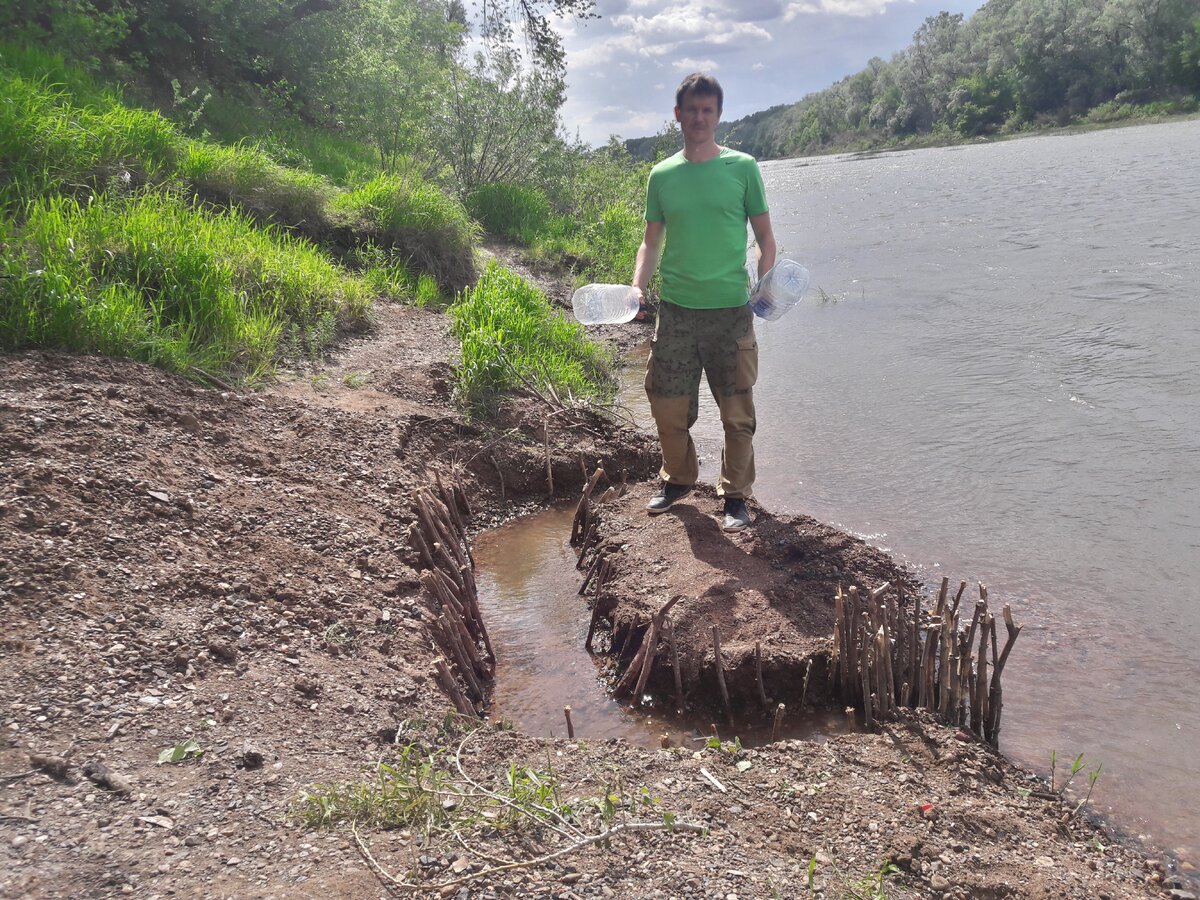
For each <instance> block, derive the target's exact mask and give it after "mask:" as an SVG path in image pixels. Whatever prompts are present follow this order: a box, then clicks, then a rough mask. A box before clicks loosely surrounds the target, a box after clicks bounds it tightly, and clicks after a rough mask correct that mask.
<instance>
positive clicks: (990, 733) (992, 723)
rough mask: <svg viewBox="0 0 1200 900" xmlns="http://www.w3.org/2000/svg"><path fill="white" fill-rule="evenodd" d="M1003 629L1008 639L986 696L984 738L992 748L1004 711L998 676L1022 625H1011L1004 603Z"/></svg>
mask: <svg viewBox="0 0 1200 900" xmlns="http://www.w3.org/2000/svg"><path fill="white" fill-rule="evenodd" d="M1004 627H1005V629H1006V630H1007V631H1008V638H1007V640H1005V642H1004V649H1003V650H1002V651H1001V653H1000V656H999V657H998V658H997V659H996V665H995V667H994V668H993V669H992V686H991V691H990V692H989V694H988V720H989V721H988V724H987V726H986V727H985V736H986V738H987V740H988V741H990V742H991V744H992V746H999V745H1000V713H1001V712H1002V711H1003V709H1004V692H1003V691H1002V690H1001V688H1000V675H1001V673H1003V671H1004V664H1005V663H1006V662H1008V654H1009V653H1010V652H1012V648H1013V644H1015V643H1016V641H1017V636H1018V635H1019V634H1020V633H1021V629H1022V628H1024V627H1025V626H1024V625H1021V626H1017V625H1014V624H1013V617H1012V608H1011V607H1010V606H1009V605H1008V604H1007V603H1006V604H1004Z"/></svg>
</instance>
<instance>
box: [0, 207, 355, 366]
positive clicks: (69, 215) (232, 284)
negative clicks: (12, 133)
mask: <svg viewBox="0 0 1200 900" xmlns="http://www.w3.org/2000/svg"><path fill="white" fill-rule="evenodd" d="M2 264H3V274H4V276H5V277H4V278H3V279H0V291H3V294H2V295H0V300H2V302H0V342H2V343H3V344H4V345H5V346H7V347H10V348H14V347H19V346H23V345H29V344H35V345H46V346H54V347H60V348H63V349H67V350H75V351H84V352H101V353H107V354H111V355H115V356H130V357H133V358H135V359H140V360H144V361H146V362H150V363H154V364H157V365H162V366H164V367H166V368H169V369H172V370H175V371H187V370H189V369H200V370H205V371H218V370H224V369H232V370H234V371H236V372H237V373H239V374H242V375H245V376H246V377H248V378H251V379H253V378H256V377H259V376H261V375H263V374H264V373H266V372H267V371H269V369H270V367H271V365H272V362H273V360H274V358H275V356H276V353H277V350H278V341H279V335H280V331H281V329H283V328H284V327H285V326H286V325H288V324H289V323H293V322H294V323H299V324H300V325H302V326H306V327H307V326H311V325H312V324H313V323H315V322H317V321H319V320H321V319H322V318H325V319H328V318H330V317H333V318H334V319H336V320H337V321H339V322H340V323H341V324H343V325H346V324H349V323H352V322H362V321H363V320H365V319H366V317H367V316H368V314H369V309H370V303H371V293H370V290H369V287H368V285H367V284H366V282H365V281H363V280H362V279H360V278H356V277H353V276H350V275H348V274H347V273H346V272H345V271H343V270H342V269H340V268H339V267H337V266H335V265H334V264H332V263H331V262H329V261H328V259H326V258H325V257H324V256H323V255H322V254H321V253H320V252H319V251H318V250H317V249H316V248H315V247H313V246H311V245H310V244H308V243H307V242H305V241H302V240H300V239H297V238H293V237H289V236H286V235H281V234H278V233H276V232H275V231H273V230H271V229H263V228H260V227H258V226H256V225H255V224H254V223H253V221H252V220H250V219H249V218H247V217H246V216H245V215H243V214H240V213H238V212H236V211H233V212H223V213H217V214H213V213H209V212H206V211H202V210H200V209H198V208H197V207H196V206H194V205H193V204H191V203H188V202H185V201H183V200H181V199H179V198H178V197H175V196H172V195H170V194H163V193H146V194H142V195H137V196H131V197H128V198H125V199H118V200H109V199H106V198H105V197H104V196H103V195H101V196H98V197H96V198H94V199H93V200H92V201H90V202H88V203H79V202H77V201H75V200H72V199H69V198H63V197H54V198H49V199H46V200H42V201H39V202H36V203H34V204H32V205H31V206H30V208H29V212H28V217H27V220H26V222H25V224H24V227H23V228H22V229H21V230H20V233H10V235H9V236H8V239H6V240H5V242H4V251H3V259H2Z"/></svg>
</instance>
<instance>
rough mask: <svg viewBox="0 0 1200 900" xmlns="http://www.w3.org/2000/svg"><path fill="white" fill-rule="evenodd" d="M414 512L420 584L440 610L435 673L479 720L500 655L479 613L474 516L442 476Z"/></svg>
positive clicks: (419, 496)
mask: <svg viewBox="0 0 1200 900" xmlns="http://www.w3.org/2000/svg"><path fill="white" fill-rule="evenodd" d="M413 507H414V509H415V510H416V513H417V520H416V521H415V522H413V523H412V525H410V526H409V529H408V540H409V544H410V546H412V548H413V549H414V550H415V551H416V552H417V553H418V555H419V556H420V557H421V561H422V562H423V563H424V565H425V571H423V572H422V573H421V584H422V585H424V586H425V589H426V590H427V591H428V592H429V595H430V597H431V598H433V601H434V606H435V608H436V610H437V615H436V618H435V619H434V621H433V623H432V624H431V627H430V631H431V633H432V635H433V639H434V641H436V642H437V645H438V647H439V648H440V649H441V651H442V654H443V655H442V656H441V657H439V658H438V659H437V660H435V661H434V674H435V676H436V678H437V680H438V683H439V684H440V685H441V686H442V689H443V690H445V691H446V693H447V694H448V695H449V697H450V699H451V701H452V702H453V703H454V706H455V708H456V709H457V710H458V711H459V712H460V713H462V714H463V715H465V716H472V717H478V716H479V710H480V709H481V707H482V704H483V702H484V698H485V687H484V686H485V685H486V684H487V683H488V682H490V681H491V680H492V679H493V678H494V677H495V673H496V654H495V652H494V651H493V650H492V642H491V639H490V638H489V637H488V633H487V628H486V626H485V625H484V623H483V616H482V615H481V614H480V612H479V595H478V590H477V588H476V586H475V559H474V557H473V556H472V554H471V544H470V541H469V539H468V537H467V527H466V520H465V519H464V518H463V517H464V515H466V516H469V515H470V514H471V507H470V503H469V502H468V501H467V495H466V492H465V491H464V490H463V489H462V486H461V485H459V484H457V483H450V484H444V483H443V482H442V479H441V476H440V475H437V476H436V483H435V484H434V485H427V486H426V487H425V488H422V489H420V490H418V491H417V492H416V493H415V494H414V495H413ZM455 671H457V673H458V676H459V678H461V680H462V684H464V685H465V686H466V690H465V691H464V689H463V688H462V687H461V686H460V684H459V678H456V677H455Z"/></svg>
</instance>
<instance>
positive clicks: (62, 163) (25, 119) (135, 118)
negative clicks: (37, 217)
mask: <svg viewBox="0 0 1200 900" xmlns="http://www.w3.org/2000/svg"><path fill="white" fill-rule="evenodd" d="M0 59H2V58H0ZM178 150H179V140H178V133H177V132H176V131H175V127H174V126H173V125H172V124H171V123H170V122H168V121H167V120H166V119H164V118H163V117H162V116H160V115H159V114H158V113H153V112H146V111H145V110H138V109H129V108H127V107H124V106H121V105H120V104H119V103H118V102H117V101H116V100H115V99H114V98H113V97H111V96H107V95H105V96H103V97H102V98H101V100H100V101H99V102H98V103H97V104H96V105H93V106H86V107H79V106H75V105H73V103H72V100H71V94H70V93H69V92H67V91H65V90H60V89H58V88H56V87H54V86H51V85H49V84H47V83H46V82H44V81H43V82H38V81H32V80H30V79H29V78H26V77H24V76H21V75H18V74H15V73H13V72H9V71H4V70H3V69H0V213H3V212H5V211H8V212H10V213H11V212H12V211H14V210H16V209H18V208H19V207H20V205H22V204H24V203H26V202H29V201H31V200H34V199H37V198H39V197H44V196H47V195H49V194H51V193H57V192H79V191H82V190H85V189H94V188H95V187H96V186H97V185H103V184H104V183H106V182H107V181H109V180H110V179H113V178H118V179H125V180H131V181H143V180H149V179H153V178H162V177H164V176H166V175H167V174H169V173H170V172H172V171H173V170H174V166H175V160H176V155H177V153H178Z"/></svg>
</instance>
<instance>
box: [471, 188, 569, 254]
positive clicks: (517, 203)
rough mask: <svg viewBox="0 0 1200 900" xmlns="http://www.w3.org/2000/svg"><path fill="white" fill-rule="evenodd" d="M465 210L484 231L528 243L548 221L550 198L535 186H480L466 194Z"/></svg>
mask: <svg viewBox="0 0 1200 900" xmlns="http://www.w3.org/2000/svg"><path fill="white" fill-rule="evenodd" d="M467 209H469V210H470V211H471V215H473V216H474V217H475V219H476V220H477V221H478V222H479V223H480V224H481V225H482V226H483V227H484V230H486V231H487V232H488V234H493V235H496V236H497V237H504V238H509V239H510V240H516V241H521V242H522V243H525V244H529V243H532V242H533V241H534V240H535V239H536V237H537V235H538V233H539V232H541V231H543V230H544V229H545V228H546V225H547V224H548V222H549V221H550V212H551V210H550V201H549V200H547V199H546V195H545V194H544V193H543V192H542V191H540V190H538V189H537V188H531V187H525V186H523V185H519V184H507V183H503V182H499V183H496V184H484V185H480V186H479V187H478V188H476V189H475V190H474V191H472V192H471V194H470V196H468V197H467Z"/></svg>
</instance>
